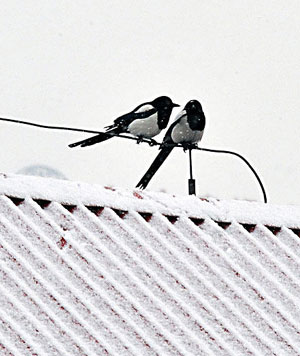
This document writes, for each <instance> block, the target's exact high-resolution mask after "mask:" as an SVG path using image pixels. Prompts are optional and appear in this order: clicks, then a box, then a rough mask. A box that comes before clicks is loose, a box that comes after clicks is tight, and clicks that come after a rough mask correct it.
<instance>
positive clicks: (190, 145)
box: [181, 142, 198, 152]
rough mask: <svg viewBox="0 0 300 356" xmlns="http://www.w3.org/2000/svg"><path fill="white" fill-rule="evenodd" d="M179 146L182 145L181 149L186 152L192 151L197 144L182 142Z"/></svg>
mask: <svg viewBox="0 0 300 356" xmlns="http://www.w3.org/2000/svg"><path fill="white" fill-rule="evenodd" d="M181 145H182V148H183V152H186V151H187V150H192V149H194V148H197V147H198V145H197V143H188V142H184V143H182V144H181Z"/></svg>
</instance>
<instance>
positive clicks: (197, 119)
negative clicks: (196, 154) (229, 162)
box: [136, 100, 205, 189]
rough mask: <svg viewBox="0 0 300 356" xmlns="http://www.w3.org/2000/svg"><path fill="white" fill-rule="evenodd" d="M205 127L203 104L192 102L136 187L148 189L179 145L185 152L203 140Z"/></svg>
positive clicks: (168, 134) (165, 139)
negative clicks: (153, 178) (151, 181)
mask: <svg viewBox="0 0 300 356" xmlns="http://www.w3.org/2000/svg"><path fill="white" fill-rule="evenodd" d="M204 127H205V115H204V112H203V110H202V106H201V104H200V103H199V101H198V100H190V101H189V102H188V103H187V104H186V105H185V107H184V109H183V110H182V111H181V112H180V113H179V114H178V115H177V117H176V118H175V120H174V122H173V123H172V124H171V125H170V127H169V129H168V130H167V132H166V135H165V137H164V139H163V142H162V144H161V146H160V150H161V151H160V152H159V154H158V155H157V157H156V158H155V160H154V161H153V163H152V164H151V166H150V168H149V169H148V171H147V172H146V173H145V174H144V176H143V177H142V179H141V180H140V181H139V182H138V184H137V185H136V187H138V188H141V189H145V188H146V187H147V185H148V183H149V182H150V180H151V179H152V177H153V176H154V174H155V173H156V172H157V170H158V169H159V167H160V166H161V165H162V164H163V163H164V161H165V160H166V158H167V157H168V156H169V154H170V153H171V152H172V150H173V148H174V147H175V146H176V144H177V143H180V144H181V145H182V146H183V148H184V149H185V150H186V149H188V148H192V147H193V146H195V145H196V144H197V142H199V141H200V140H201V139H202V135H203V131H204Z"/></svg>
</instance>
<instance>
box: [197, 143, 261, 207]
mask: <svg viewBox="0 0 300 356" xmlns="http://www.w3.org/2000/svg"><path fill="white" fill-rule="evenodd" d="M195 149H197V150H200V151H206V152H216V153H227V154H231V155H234V156H237V157H239V158H240V159H241V160H243V161H244V162H245V163H246V164H247V166H248V167H249V168H250V169H251V171H252V172H253V174H254V175H255V177H256V179H257V181H258V183H259V185H260V187H261V190H262V193H263V196H264V202H265V203H267V201H268V200H267V194H266V191H265V188H264V186H263V184H262V181H261V180H260V178H259V176H258V174H257V173H256V171H255V169H254V168H253V167H252V166H251V164H250V163H249V162H248V161H247V160H246V158H244V157H243V156H242V155H240V154H238V153H236V152H232V151H225V150H214V149H211V148H200V147H196V148H195Z"/></svg>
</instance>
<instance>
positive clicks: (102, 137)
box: [69, 128, 120, 147]
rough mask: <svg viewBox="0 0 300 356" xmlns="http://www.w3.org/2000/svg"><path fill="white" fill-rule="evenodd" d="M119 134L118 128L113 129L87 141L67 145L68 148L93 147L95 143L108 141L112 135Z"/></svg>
mask: <svg viewBox="0 0 300 356" xmlns="http://www.w3.org/2000/svg"><path fill="white" fill-rule="evenodd" d="M119 133H120V129H119V128H115V129H112V130H109V131H107V132H101V133H100V134H99V135H96V136H92V137H89V138H87V139H85V140H82V141H78V142H74V143H71V144H70V145H69V147H77V146H81V147H86V146H92V145H94V144H95V143H99V142H103V141H106V140H109V139H110V138H112V137H113V135H115V134H119Z"/></svg>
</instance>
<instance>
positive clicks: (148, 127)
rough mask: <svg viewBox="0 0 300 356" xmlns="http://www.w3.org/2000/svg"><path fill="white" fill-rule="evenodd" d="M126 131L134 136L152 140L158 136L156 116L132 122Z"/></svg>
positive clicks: (158, 129)
mask: <svg viewBox="0 0 300 356" xmlns="http://www.w3.org/2000/svg"><path fill="white" fill-rule="evenodd" d="M128 131H129V132H130V133H131V134H132V135H134V136H139V137H145V138H152V137H154V136H156V135H158V134H159V133H160V131H161V129H160V128H159V127H158V124H157V114H156V113H155V114H153V115H151V116H149V117H147V118H146V119H137V120H134V121H133V122H132V123H131V124H130V125H129V126H128Z"/></svg>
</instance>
